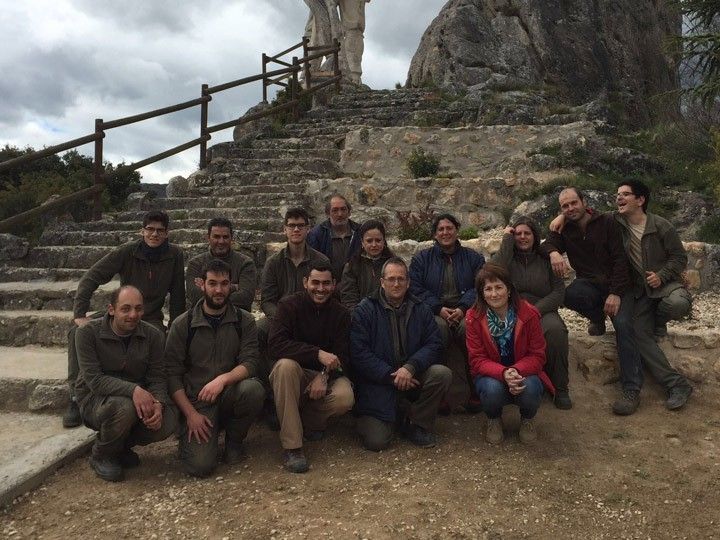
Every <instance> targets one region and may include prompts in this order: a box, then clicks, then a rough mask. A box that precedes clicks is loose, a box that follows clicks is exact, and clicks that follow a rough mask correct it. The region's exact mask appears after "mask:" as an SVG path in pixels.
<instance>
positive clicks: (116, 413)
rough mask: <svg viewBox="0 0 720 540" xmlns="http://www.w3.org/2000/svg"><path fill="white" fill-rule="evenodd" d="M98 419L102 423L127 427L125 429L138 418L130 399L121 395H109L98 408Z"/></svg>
mask: <svg viewBox="0 0 720 540" xmlns="http://www.w3.org/2000/svg"><path fill="white" fill-rule="evenodd" d="M99 419H100V422H101V423H103V424H105V423H112V424H113V425H114V426H117V427H118V428H119V429H122V428H127V430H130V428H132V426H134V425H135V424H136V423H137V422H138V420H139V419H138V416H137V412H136V410H135V404H134V403H133V401H132V399H130V398H126V397H121V396H111V397H109V398H108V399H107V401H106V402H105V404H104V405H103V406H102V409H101V410H100V414H99Z"/></svg>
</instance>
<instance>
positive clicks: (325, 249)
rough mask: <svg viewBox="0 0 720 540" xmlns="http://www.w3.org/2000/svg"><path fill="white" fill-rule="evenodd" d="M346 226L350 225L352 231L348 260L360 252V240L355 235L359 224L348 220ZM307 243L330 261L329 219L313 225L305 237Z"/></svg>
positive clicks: (330, 237) (330, 231)
mask: <svg viewBox="0 0 720 540" xmlns="http://www.w3.org/2000/svg"><path fill="white" fill-rule="evenodd" d="M348 225H350V230H351V231H352V236H351V237H350V249H349V250H348V260H350V257H352V256H353V255H355V254H356V253H357V252H358V251H360V240H361V238H360V235H358V234H357V230H358V229H359V228H360V224H359V223H357V222H355V221H353V220H349V221H348ZM307 243H308V244H310V247H311V248H313V249H315V250H317V251H319V252H320V253H322V254H323V255H325V256H326V257H327V258H328V259H330V260H332V227H331V225H330V220H329V219H326V220H325V221H323V222H322V223H320V224H318V225H315V226H314V227H313V228H312V229H311V230H310V232H309V233H308V235H307ZM345 262H347V261H345Z"/></svg>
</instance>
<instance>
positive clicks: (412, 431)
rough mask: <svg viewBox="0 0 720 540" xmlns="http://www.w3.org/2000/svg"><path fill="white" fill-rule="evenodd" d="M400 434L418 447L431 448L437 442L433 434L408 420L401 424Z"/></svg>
mask: <svg viewBox="0 0 720 540" xmlns="http://www.w3.org/2000/svg"><path fill="white" fill-rule="evenodd" d="M400 434H401V435H402V436H403V437H405V438H406V439H407V440H409V441H410V442H411V443H413V444H414V445H415V446H419V447H420V448H432V447H433V446H435V445H436V444H437V439H436V438H435V435H433V434H432V433H430V432H429V431H427V430H426V429H425V428H422V427H420V426H418V425H415V424H412V423H410V422H407V423H405V425H403V428H402V430H401V431H400Z"/></svg>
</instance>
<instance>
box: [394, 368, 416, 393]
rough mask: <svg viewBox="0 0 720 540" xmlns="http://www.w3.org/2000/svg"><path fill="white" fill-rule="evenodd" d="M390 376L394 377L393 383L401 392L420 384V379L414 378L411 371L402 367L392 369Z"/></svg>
mask: <svg viewBox="0 0 720 540" xmlns="http://www.w3.org/2000/svg"><path fill="white" fill-rule="evenodd" d="M390 376H392V377H394V380H393V384H394V385H395V387H396V388H397V389H398V390H400V391H401V392H405V391H406V390H410V389H411V388H415V387H417V386H420V381H418V380H417V379H416V378H414V377H413V375H412V373H410V371H408V370H407V369H406V368H404V367H401V368H400V369H398V370H397V371H393V372H392V373H391V374H390Z"/></svg>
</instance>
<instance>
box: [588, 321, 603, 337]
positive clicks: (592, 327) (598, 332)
mask: <svg viewBox="0 0 720 540" xmlns="http://www.w3.org/2000/svg"><path fill="white" fill-rule="evenodd" d="M587 332H588V334H589V335H591V336H603V335H605V319H603V320H602V321H597V322H592V321H591V322H590V324H588V330H587Z"/></svg>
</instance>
